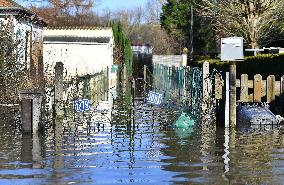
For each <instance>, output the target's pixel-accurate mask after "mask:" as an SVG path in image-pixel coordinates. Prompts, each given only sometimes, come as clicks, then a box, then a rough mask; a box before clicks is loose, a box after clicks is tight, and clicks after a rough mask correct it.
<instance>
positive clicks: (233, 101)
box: [229, 61, 237, 127]
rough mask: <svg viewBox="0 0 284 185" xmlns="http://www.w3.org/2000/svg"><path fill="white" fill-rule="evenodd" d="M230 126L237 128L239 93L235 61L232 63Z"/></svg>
mask: <svg viewBox="0 0 284 185" xmlns="http://www.w3.org/2000/svg"><path fill="white" fill-rule="evenodd" d="M229 66H230V102H229V104H230V126H231V127H236V125H237V119H236V118H237V117H236V116H237V111H236V108H237V96H236V95H237V93H236V74H237V66H236V62H235V61H230V65H229Z"/></svg>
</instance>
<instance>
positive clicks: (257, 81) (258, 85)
mask: <svg viewBox="0 0 284 185" xmlns="http://www.w3.org/2000/svg"><path fill="white" fill-rule="evenodd" d="M261 97H262V76H261V75H260V74H256V75H254V80H253V101H254V102H261Z"/></svg>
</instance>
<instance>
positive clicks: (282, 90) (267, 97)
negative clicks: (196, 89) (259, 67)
mask: <svg viewBox="0 0 284 185" xmlns="http://www.w3.org/2000/svg"><path fill="white" fill-rule="evenodd" d="M224 85H225V83H224V82H223V81H222V79H221V78H220V76H216V77H215V98H216V99H217V100H218V99H223V98H224V97H223V96H222V91H223V86H224ZM236 87H237V99H238V100H237V101H238V102H256V103H258V102H267V103H271V102H275V101H276V100H280V101H281V102H284V75H283V76H282V77H281V79H279V81H277V80H276V79H275V76H274V75H269V76H268V77H267V79H265V80H263V78H262V76H261V75H260V74H256V75H254V77H253V80H249V77H248V75H247V74H242V75H241V78H240V79H237V80H236Z"/></svg>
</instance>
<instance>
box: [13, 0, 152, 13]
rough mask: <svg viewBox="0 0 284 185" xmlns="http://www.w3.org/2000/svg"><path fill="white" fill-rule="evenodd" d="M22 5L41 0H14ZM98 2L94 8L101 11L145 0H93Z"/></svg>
mask: <svg viewBox="0 0 284 185" xmlns="http://www.w3.org/2000/svg"><path fill="white" fill-rule="evenodd" d="M15 1H16V2H18V3H20V4H22V5H30V4H31V2H36V3H39V2H41V1H43V0H15ZM96 1H97V2H98V6H96V7H95V10H97V11H99V12H100V11H102V10H104V9H110V10H117V9H124V8H133V7H137V6H143V5H144V4H145V3H146V1H147V0H94V2H96Z"/></svg>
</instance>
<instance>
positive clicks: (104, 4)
mask: <svg viewBox="0 0 284 185" xmlns="http://www.w3.org/2000/svg"><path fill="white" fill-rule="evenodd" d="M145 3H146V0H101V1H100V5H99V7H98V8H97V9H99V10H100V9H105V8H109V9H110V10H116V9H122V8H132V7H137V6H143V5H144V4H145Z"/></svg>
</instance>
